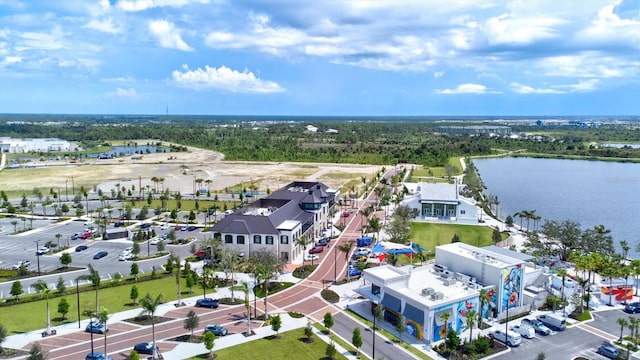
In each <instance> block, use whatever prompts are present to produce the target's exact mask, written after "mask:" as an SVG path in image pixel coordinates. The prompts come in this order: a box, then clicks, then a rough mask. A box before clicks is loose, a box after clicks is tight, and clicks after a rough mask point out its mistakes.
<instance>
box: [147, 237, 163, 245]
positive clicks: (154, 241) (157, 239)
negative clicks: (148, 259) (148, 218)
mask: <svg viewBox="0 0 640 360" xmlns="http://www.w3.org/2000/svg"><path fill="white" fill-rule="evenodd" d="M160 241H162V240H160V238H159V237H157V236H156V237H152V238H151V239H149V244H151V245H157V244H158V243H159V242H160Z"/></svg>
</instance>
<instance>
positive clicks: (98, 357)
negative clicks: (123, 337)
mask: <svg viewBox="0 0 640 360" xmlns="http://www.w3.org/2000/svg"><path fill="white" fill-rule="evenodd" d="M84 360H113V358H112V357H111V356H109V355H105V354H103V353H101V352H95V351H94V352H90V353H88V354H87V356H85V357H84Z"/></svg>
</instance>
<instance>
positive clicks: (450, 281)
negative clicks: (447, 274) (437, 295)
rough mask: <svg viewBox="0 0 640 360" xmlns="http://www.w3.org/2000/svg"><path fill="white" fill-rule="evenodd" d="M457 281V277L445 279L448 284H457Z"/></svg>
mask: <svg viewBox="0 0 640 360" xmlns="http://www.w3.org/2000/svg"><path fill="white" fill-rule="evenodd" d="M456 282H458V280H456V279H445V280H444V281H443V283H444V284H445V285H446V286H451V285H455V283H456Z"/></svg>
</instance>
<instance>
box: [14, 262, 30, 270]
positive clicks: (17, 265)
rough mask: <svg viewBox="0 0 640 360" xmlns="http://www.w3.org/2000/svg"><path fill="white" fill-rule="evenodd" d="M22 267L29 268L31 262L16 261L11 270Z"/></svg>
mask: <svg viewBox="0 0 640 360" xmlns="http://www.w3.org/2000/svg"><path fill="white" fill-rule="evenodd" d="M22 265H24V267H29V266H30V265H31V261H29V260H22V261H18V263H17V264H15V265H13V268H14V269H16V270H18V269H20V267H21V266H22Z"/></svg>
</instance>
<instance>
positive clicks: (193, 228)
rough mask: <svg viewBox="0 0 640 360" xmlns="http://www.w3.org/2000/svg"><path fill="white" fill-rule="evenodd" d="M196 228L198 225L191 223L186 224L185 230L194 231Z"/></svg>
mask: <svg viewBox="0 0 640 360" xmlns="http://www.w3.org/2000/svg"><path fill="white" fill-rule="evenodd" d="M197 229H198V227H196V226H193V225H190V226H187V231H195V230H197Z"/></svg>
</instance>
